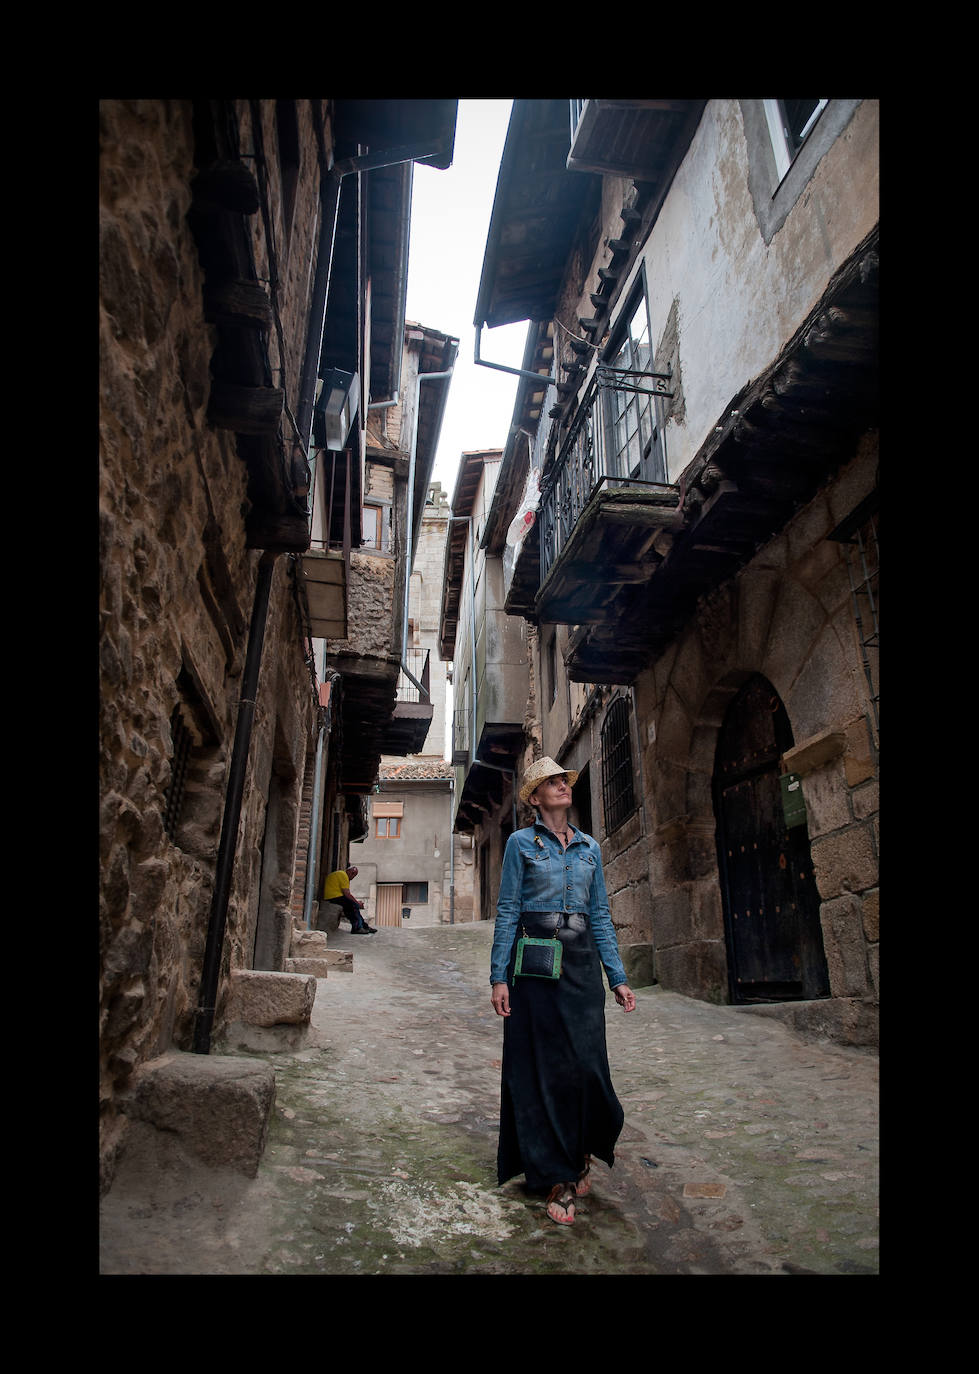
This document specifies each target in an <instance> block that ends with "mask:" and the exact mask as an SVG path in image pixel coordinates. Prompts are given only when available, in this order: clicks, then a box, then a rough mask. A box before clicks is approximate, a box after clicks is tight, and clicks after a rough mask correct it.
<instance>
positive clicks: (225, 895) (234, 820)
mask: <svg viewBox="0 0 979 1374" xmlns="http://www.w3.org/2000/svg"><path fill="white" fill-rule="evenodd" d="M277 557H278V555H277V554H274V553H269V552H267V551H266V552H265V553H263V554H262V557H261V561H260V562H259V565H258V582H257V584H256V587H255V603H254V606H253V608H252V619H251V625H250V626H249V629H248V650H247V653H246V655H245V671H244V676H243V678H242V683H241V699H240V701H239V703H238V724H237V727H236V729H235V742H234V748H233V750H232V754H231V768H230V771H229V773H228V793H227V799H226V802H225V807H224V817H223V819H222V822H221V840H220V844H219V846H218V858H217V866H216V871H215V880H214V892H213V894H212V896H211V914H210V918H209V921H208V926H207V936H206V939H205V944H204V962H203V966H202V968H201V986H200V992H199V994H198V1002H197V1014H196V1020H195V1023H194V1046H193V1048H194V1053H195V1054H209V1053H210V1049H211V1029H212V1027H213V1025H214V1012H215V1006H216V1002H217V992H218V983H219V981H220V977H221V953H222V950H223V948H224V928H225V925H226V924H227V919H228V899H229V896H230V894H231V871H232V868H233V867H234V858H235V848H236V846H237V842H238V825H239V822H240V820H241V803H242V797H243V795H244V791H245V770H246V768H247V766H248V747H249V744H250V743H251V737H252V726H253V724H254V721H255V701H256V696H257V694H258V677H259V672H260V671H261V667H262V645H263V644H264V642H265V627H266V625H267V623H268V614H269V599H270V596H271V592H272V575H273V573H274V572H275V560H276V558H277Z"/></svg>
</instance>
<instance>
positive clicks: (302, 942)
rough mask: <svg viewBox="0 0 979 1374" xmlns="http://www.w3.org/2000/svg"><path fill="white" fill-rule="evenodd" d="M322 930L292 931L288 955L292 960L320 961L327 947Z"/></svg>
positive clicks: (327, 942)
mask: <svg viewBox="0 0 979 1374" xmlns="http://www.w3.org/2000/svg"><path fill="white" fill-rule="evenodd" d="M329 943H330V942H329V940H328V939H327V936H326V932H325V931H322V930H294V931H293V933H292V945H291V946H290V949H289V955H290V958H292V959H322V958H324V957H325V955H326V950H327V946H328V945H329ZM286 971H287V972H288V970H286Z"/></svg>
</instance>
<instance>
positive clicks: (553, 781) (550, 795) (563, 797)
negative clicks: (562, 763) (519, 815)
mask: <svg viewBox="0 0 979 1374" xmlns="http://www.w3.org/2000/svg"><path fill="white" fill-rule="evenodd" d="M535 799H536V800H535ZM530 800H531V804H536V805H537V806H542V807H543V808H544V809H545V810H546V811H556V810H558V808H559V807H562V806H570V805H571V788H570V787H569V785H568V775H567V773H556V774H555V775H554V777H552V778H545V779H544V781H543V782H541V783H538V785H537V787H536V788H535V789H534V791H533V792H532V793H531V796H530Z"/></svg>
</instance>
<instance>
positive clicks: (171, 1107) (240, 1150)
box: [120, 1050, 275, 1178]
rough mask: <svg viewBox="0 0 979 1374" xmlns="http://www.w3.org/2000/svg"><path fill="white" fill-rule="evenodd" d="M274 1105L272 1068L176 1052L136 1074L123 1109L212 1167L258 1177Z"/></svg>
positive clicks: (235, 1059)
mask: <svg viewBox="0 0 979 1374" xmlns="http://www.w3.org/2000/svg"><path fill="white" fill-rule="evenodd" d="M274 1103H275V1071H274V1069H273V1068H272V1066H271V1065H270V1064H263V1063H260V1062H258V1061H256V1060H254V1059H242V1058H239V1057H237V1056H232V1055H220V1054H183V1053H180V1052H179V1051H175V1050H174V1051H170V1052H168V1053H166V1054H164V1055H161V1056H160V1058H158V1059H151V1060H150V1061H149V1062H148V1063H146V1064H144V1065H143V1066H142V1067H141V1068H140V1069H138V1070H137V1071H136V1073H135V1074H134V1076H133V1079H132V1080H131V1082H130V1086H129V1090H128V1091H127V1093H126V1095H125V1098H124V1099H123V1100H122V1102H121V1104H120V1105H121V1107H122V1110H123V1111H124V1112H125V1114H126V1116H128V1117H130V1118H131V1119H132V1120H134V1121H142V1122H146V1123H147V1124H148V1125H150V1126H153V1127H155V1128H156V1129H157V1130H160V1131H168V1132H173V1133H174V1134H175V1135H176V1136H177V1137H178V1138H179V1140H180V1142H181V1144H182V1145H183V1146H184V1147H185V1148H186V1149H187V1150H188V1152H189V1153H191V1154H193V1155H194V1156H196V1157H197V1158H198V1159H200V1160H201V1161H202V1162H203V1163H204V1164H207V1165H208V1166H209V1167H211V1168H226V1169H233V1170H235V1171H236V1172H238V1173H242V1174H246V1175H247V1176H248V1177H249V1178H254V1177H255V1175H256V1174H257V1173H258V1165H259V1160H260V1159H261V1157H262V1151H263V1149H264V1148H265V1141H266V1138H267V1136H268V1129H269V1122H270V1121H271V1117H272V1107H273V1105H274Z"/></svg>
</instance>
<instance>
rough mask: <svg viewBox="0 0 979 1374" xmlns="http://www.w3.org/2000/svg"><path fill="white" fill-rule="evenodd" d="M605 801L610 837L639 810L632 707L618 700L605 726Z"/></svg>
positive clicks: (606, 828) (603, 742)
mask: <svg viewBox="0 0 979 1374" xmlns="http://www.w3.org/2000/svg"><path fill="white" fill-rule="evenodd" d="M602 797H603V802H604V807H605V831H606V834H611V833H612V831H613V830H617V829H618V828H619V826H620V825H621V824H622V822H623V821H624V820H625V819H626V818H627V817H628V816H631V815H632V813H633V812H634V811H635V809H636V792H635V785H634V782H633V774H632V744H631V741H630V738H629V704H628V702H627V701H626V699H625V698H624V697H617V698H616V699H615V701H613V702H612V705H611V706H610V707H609V709H608V714H607V715H606V717H605V721H604V723H603V725H602Z"/></svg>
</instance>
